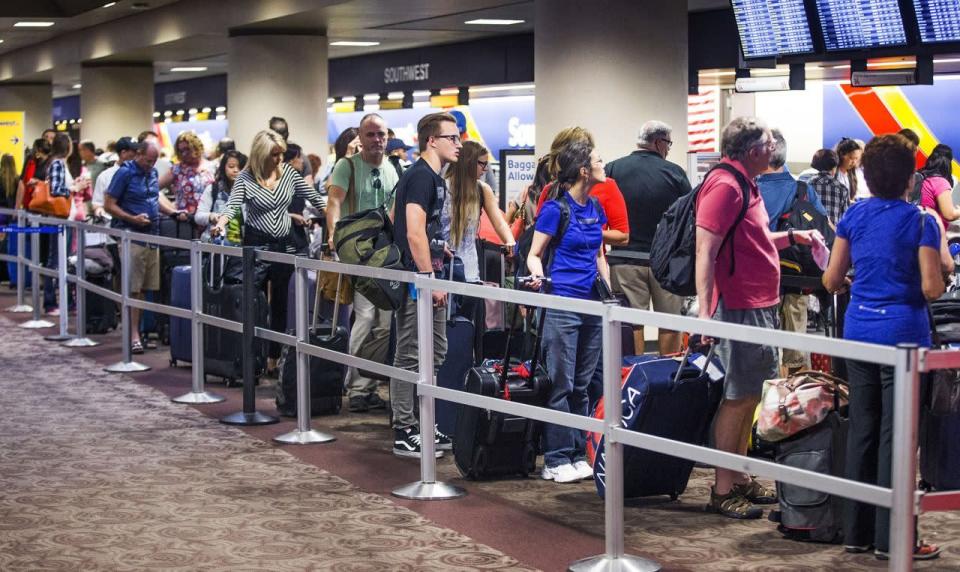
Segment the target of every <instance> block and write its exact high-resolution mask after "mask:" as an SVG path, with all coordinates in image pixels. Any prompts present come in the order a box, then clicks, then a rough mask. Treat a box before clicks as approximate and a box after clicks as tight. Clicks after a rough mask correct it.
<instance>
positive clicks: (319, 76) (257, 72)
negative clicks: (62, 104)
mask: <svg viewBox="0 0 960 572" xmlns="http://www.w3.org/2000/svg"><path fill="white" fill-rule="evenodd" d="M229 65H230V68H229V70H230V71H229V73H228V74H227V100H228V102H229V103H228V108H227V109H228V112H229V114H230V127H229V129H230V137H232V138H233V139H234V140H235V141H236V142H237V149H239V150H241V151H243V152H244V153H247V152H248V151H249V150H250V144H251V142H252V141H253V136H254V135H256V133H257V132H258V131H260V130H261V129H266V128H267V123H268V121H269V119H270V117H272V116H275V115H276V116H280V117H283V118H285V119H286V120H287V123H288V125H289V128H290V140H291V141H293V142H294V143H297V144H298V145H300V146H301V147H303V149H304V152H305V153H317V154H318V155H320V156H321V157H325V156H326V154H327V93H328V83H327V38H326V37H325V36H307V35H303V36H289V35H287V36H273V35H255V36H234V37H231V38H230V64H229ZM84 121H86V120H84Z"/></svg>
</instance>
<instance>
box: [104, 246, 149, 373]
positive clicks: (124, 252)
mask: <svg viewBox="0 0 960 572" xmlns="http://www.w3.org/2000/svg"><path fill="white" fill-rule="evenodd" d="M130 254H131V253H130V231H128V230H125V231H123V236H122V237H121V238H120V297H121V300H120V343H121V344H123V361H120V362H117V363H115V364H112V365H108V366H107V367H105V368H103V369H104V371H109V372H111V373H135V372H138V371H147V370H148V369H150V366H147V365H143V364H142V363H138V362H135V361H133V352H132V351H131V347H130V332H131V330H130V328H138V327H140V325H139V324H131V316H130V309H131V308H130V304H129V301H130V263H131V260H132V256H131V255H130Z"/></svg>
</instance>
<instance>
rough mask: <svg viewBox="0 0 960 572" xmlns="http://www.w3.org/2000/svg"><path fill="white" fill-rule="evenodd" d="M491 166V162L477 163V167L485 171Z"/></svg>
mask: <svg viewBox="0 0 960 572" xmlns="http://www.w3.org/2000/svg"><path fill="white" fill-rule="evenodd" d="M489 164H490V161H477V165H479V166H480V168H481V169H483V170H486V169H487V165H489Z"/></svg>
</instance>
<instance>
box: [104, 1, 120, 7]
mask: <svg viewBox="0 0 960 572" xmlns="http://www.w3.org/2000/svg"><path fill="white" fill-rule="evenodd" d="M116 5H117V3H116V2H107V3H106V4H104V5H103V6H102V8H110V7H111V6H116Z"/></svg>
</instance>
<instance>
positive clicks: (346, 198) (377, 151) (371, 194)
mask: <svg viewBox="0 0 960 572" xmlns="http://www.w3.org/2000/svg"><path fill="white" fill-rule="evenodd" d="M359 129H360V134H359V137H360V144H361V148H360V152H359V153H357V154H355V155H353V156H352V157H349V158H343V159H341V160H340V161H339V162H338V163H337V164H336V165H335V166H334V168H333V173H332V175H331V176H330V188H329V190H328V194H327V210H326V215H327V229H328V236H329V239H328V240H329V242H330V248H331V251H333V250H334V248H333V232H332V229H335V228H336V227H337V221H339V220H340V218H341V217H343V216H347V215H351V214H354V213H356V212H359V211H364V210H368V209H375V208H379V207H381V206H385V207H387V209H391V208H392V207H393V190H394V187H396V186H397V181H399V180H400V172H399V170H398V169H397V168H396V167H395V166H394V164H393V163H391V162H390V161H389V160H388V158H387V156H386V155H385V153H384V151H385V150H386V144H387V123H386V122H385V121H384V120H383V118H382V117H380V116H379V115H377V114H376V113H370V114H367V115H365V116H364V117H363V118H362V119H361V120H360V128H359ZM353 312H354V322H353V329H352V330H351V331H350V354H351V355H360V356H361V357H364V358H367V359H370V360H373V361H378V362H381V363H386V361H387V357H388V352H389V340H390V321H391V320H392V314H393V313H392V312H390V311H388V310H381V309H379V308H377V307H376V306H374V305H373V303H372V302H370V300H368V299H366V298H364V297H363V295H362V294H360V293H359V292H355V293H354V296H353ZM368 349H377V351H378V353H379V354H380V355H371V354H370V353H369V352H368V351H367V350H368ZM361 352H363V353H362V354H361ZM347 398H348V399H349V406H348V407H349V409H350V411H352V412H354V413H360V412H364V411H368V410H370V409H384V408H386V406H387V404H386V402H385V401H384V400H383V399H381V398H380V396H379V395H378V394H377V380H375V379H371V378H369V377H367V376H365V375H361V373H360V370H358V369H357V368H355V367H351V368H350V371H349V373H348V374H347Z"/></svg>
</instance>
